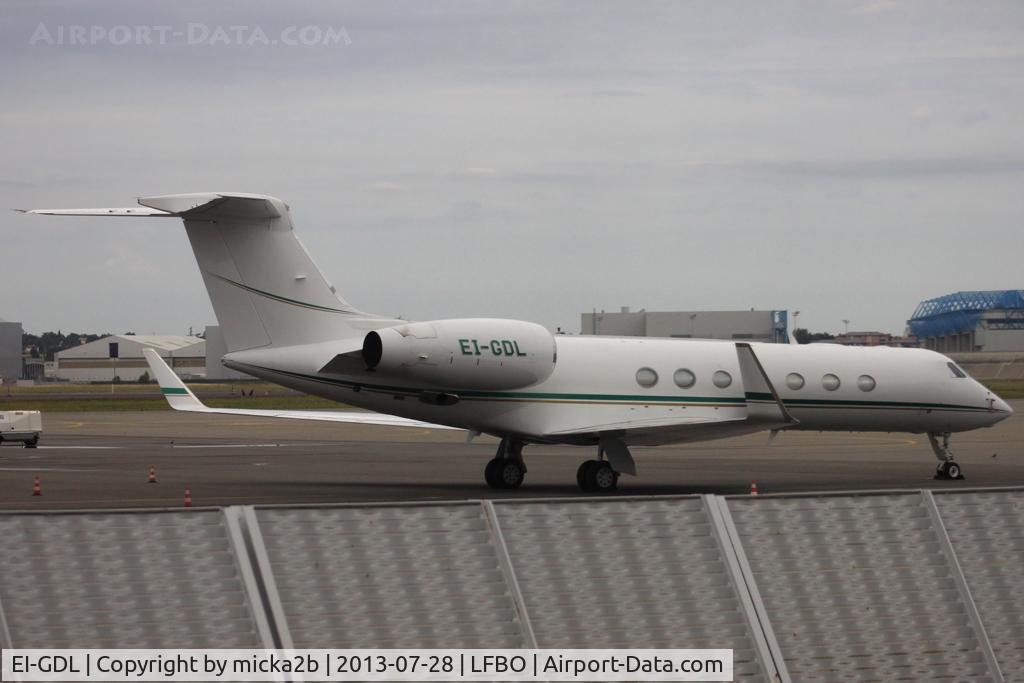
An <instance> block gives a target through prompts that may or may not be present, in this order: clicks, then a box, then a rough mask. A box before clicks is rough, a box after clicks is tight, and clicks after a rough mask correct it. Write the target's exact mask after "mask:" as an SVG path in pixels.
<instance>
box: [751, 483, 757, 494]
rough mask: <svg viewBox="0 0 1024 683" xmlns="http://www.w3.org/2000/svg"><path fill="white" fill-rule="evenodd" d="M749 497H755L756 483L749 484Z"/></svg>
mask: <svg viewBox="0 0 1024 683" xmlns="http://www.w3.org/2000/svg"><path fill="white" fill-rule="evenodd" d="M750 495H752V496H756V495H757V482H756V481H752V482H750Z"/></svg>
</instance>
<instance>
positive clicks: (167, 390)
mask: <svg viewBox="0 0 1024 683" xmlns="http://www.w3.org/2000/svg"><path fill="white" fill-rule="evenodd" d="M142 353H143V354H145V356H146V362H147V363H149V369H150V370H151V371H152V373H153V376H154V377H155V378H156V381H157V383H158V384H159V385H160V391H161V392H163V395H164V398H166V399H167V403H169V404H170V406H171V408H174V409H175V410H182V411H185V412H190V413H216V414H223V415H246V416H250V417H277V418H284V419H291V420H313V421H318V422H348V423H356V424H372V425H387V426H391V427H419V428H421V429H458V427H449V426H447V425H439V424H433V423H431V422H420V421H419V420H410V419H408V418H404V417H398V416H396V415H385V414H383V413H373V412H364V411H356V410H337V411H329V410H324V411H317V410H248V409H238V408H210V407H209V406H207V405H205V404H204V403H203V402H202V401H200V400H199V399H198V398H196V396H195V394H193V393H192V391H191V390H190V389H189V388H188V387H187V386H185V383H184V382H182V381H181V378H180V377H178V375H176V374H175V373H174V371H173V370H171V369H170V368H169V367H168V366H167V363H165V362H164V359H163V358H161V357H160V354H158V353H157V352H156V351H154V350H153V349H143V350H142Z"/></svg>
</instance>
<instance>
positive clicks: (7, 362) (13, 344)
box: [0, 318, 22, 384]
mask: <svg viewBox="0 0 1024 683" xmlns="http://www.w3.org/2000/svg"><path fill="white" fill-rule="evenodd" d="M21 352H22V346H21V323H9V322H6V321H5V320H4V319H3V318H0V384H3V383H4V382H13V381H15V380H19V379H21Z"/></svg>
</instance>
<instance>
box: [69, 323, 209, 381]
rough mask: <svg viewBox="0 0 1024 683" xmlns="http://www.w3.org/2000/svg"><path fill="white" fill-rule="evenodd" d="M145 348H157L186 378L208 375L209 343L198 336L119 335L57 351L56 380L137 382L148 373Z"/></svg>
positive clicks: (176, 370)
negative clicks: (207, 355)
mask: <svg viewBox="0 0 1024 683" xmlns="http://www.w3.org/2000/svg"><path fill="white" fill-rule="evenodd" d="M144 348H151V349H155V350H156V352H157V353H159V354H160V356H161V357H162V358H163V359H164V360H165V361H167V364H168V365H170V366H171V367H172V368H174V371H175V372H176V373H178V376H180V377H182V378H183V379H190V378H195V377H205V375H206V342H205V341H203V340H202V339H200V338H199V337H187V336H174V335H146V334H138V335H135V334H118V335H112V336H110V337H104V338H102V339H97V340H96V341H94V342H89V343H88V344H82V345H81V346H76V347H75V348H73V349H66V350H64V351H58V352H57V354H56V355H55V358H56V361H57V369H56V375H57V379H60V380H63V381H69V382H112V381H113V380H114V378H115V377H117V378H118V379H119V380H120V381H122V382H136V381H138V379H139V377H141V376H142V375H143V374H145V373H148V372H149V366H148V365H147V364H146V358H145V356H143V355H142V350H143V349H144Z"/></svg>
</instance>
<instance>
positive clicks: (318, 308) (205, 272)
mask: <svg viewBox="0 0 1024 683" xmlns="http://www.w3.org/2000/svg"><path fill="white" fill-rule="evenodd" d="M139 204H141V205H142V206H143V207H146V208H143V209H63V210H47V209H37V210H34V211H31V212H30V213H45V214H60V215H87V216H96V215H104V216H150V217H152V216H167V217H178V218H181V219H182V220H183V221H184V222H185V230H186V232H187V233H188V238H189V241H190V242H191V243H192V251H193V252H195V256H196V261H197V262H198V264H199V271H200V272H201V273H202V276H203V282H204V283H205V284H206V290H207V292H209V294H210V301H211V302H212V304H213V310H214V312H215V313H216V315H217V320H218V322H219V323H220V326H221V330H222V332H223V334H224V340H225V342H226V343H227V347H228V351H229V352H233V351H241V350H244V349H252V348H258V347H266V346H290V345H293V344H308V343H313V342H320V341H328V340H332V339H346V338H352V337H358V336H362V334H363V333H364V331H365V329H368V328H372V327H380V326H382V325H390V324H396V323H397V321H389V320H385V319H381V318H377V316H369V315H367V314H365V313H361V312H360V311H358V310H356V309H355V308H353V307H352V306H350V305H349V304H348V303H347V302H345V301H344V300H343V299H341V298H340V297H339V296H338V295H337V294H336V293H335V291H334V287H332V286H331V284H330V283H329V282H328V281H327V279H326V278H325V277H324V276H323V273H321V272H320V269H319V268H317V267H316V264H315V263H313V259H312V258H310V256H309V253H308V252H307V251H306V249H305V247H303V246H302V243H301V242H299V240H298V238H297V237H296V236H295V233H294V232H293V230H292V223H291V219H290V217H289V215H288V205H287V204H285V203H284V202H282V201H281V200H280V199H275V198H274V197H268V196H265V195H258V194H240V193H199V194H176V195H163V196H158V197H141V198H139ZM360 318H373V319H374V322H373V323H370V324H366V323H364V324H359V319H360Z"/></svg>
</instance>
